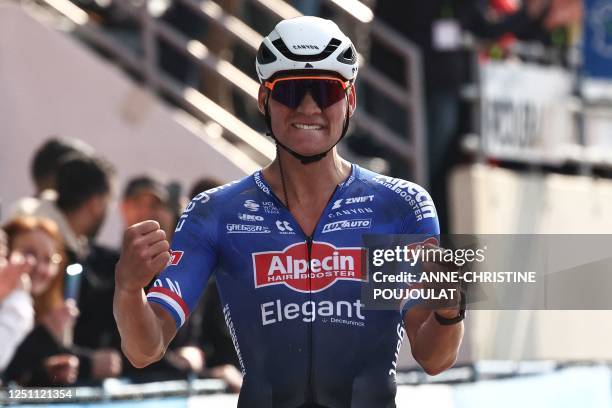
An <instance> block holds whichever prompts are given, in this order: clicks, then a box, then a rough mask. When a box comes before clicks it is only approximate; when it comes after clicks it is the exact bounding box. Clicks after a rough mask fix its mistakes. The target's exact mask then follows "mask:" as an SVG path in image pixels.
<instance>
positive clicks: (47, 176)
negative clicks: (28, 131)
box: [30, 137, 94, 196]
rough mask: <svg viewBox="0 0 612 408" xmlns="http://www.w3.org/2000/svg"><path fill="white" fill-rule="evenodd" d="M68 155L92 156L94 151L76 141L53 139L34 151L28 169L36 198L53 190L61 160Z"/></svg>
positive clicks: (85, 144) (81, 142) (83, 143)
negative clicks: (47, 190)
mask: <svg viewBox="0 0 612 408" xmlns="http://www.w3.org/2000/svg"><path fill="white" fill-rule="evenodd" d="M69 153H82V154H84V155H93V153H94V149H93V147H91V146H89V145H88V144H87V143H85V142H83V141H81V140H78V139H69V138H57V137H53V138H50V139H48V140H47V141H46V142H45V143H43V144H42V145H41V146H40V147H39V148H38V150H36V152H35V153H34V157H33V158H32V163H31V169H30V172H31V176H32V181H34V185H35V186H36V194H35V195H36V196H39V195H40V193H41V192H43V191H44V190H46V189H52V190H55V188H56V178H57V170H58V169H59V166H60V163H61V161H62V159H63V158H64V157H65V156H66V155H67V154H69Z"/></svg>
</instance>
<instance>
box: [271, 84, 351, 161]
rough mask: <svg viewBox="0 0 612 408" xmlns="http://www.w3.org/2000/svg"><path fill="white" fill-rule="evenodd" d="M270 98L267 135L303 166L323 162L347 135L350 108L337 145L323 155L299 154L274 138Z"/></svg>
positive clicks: (347, 110)
mask: <svg viewBox="0 0 612 408" xmlns="http://www.w3.org/2000/svg"><path fill="white" fill-rule="evenodd" d="M269 97H270V95H269V94H268V96H266V103H265V106H264V109H265V118H266V125H267V126H268V132H266V135H268V136H270V137H271V138H272V139H274V142H275V143H276V145H277V146H280V147H282V148H283V149H285V150H286V151H287V152H289V153H291V155H292V156H293V157H295V158H296V159H298V160H299V161H300V162H302V164H310V163H314V162H318V161H319V160H321V159H322V158H324V157H325V156H326V155H327V153H329V151H330V150H331V149H333V148H334V147H336V145H337V144H338V143H340V141H341V140H342V138H343V137H344V136H345V135H346V132H347V130H348V127H349V119H350V116H349V108H347V109H346V118H345V119H344V126H343V127H342V134H341V135H340V138H339V139H338V141H336V143H334V144H333V145H332V147H330V148H329V149H327V150H326V151H324V152H321V153H317V154H313V155H310V156H305V155H303V154H299V153H298V152H296V151H295V150H293V149H291V148H289V147H288V146H285V145H284V144H282V143H281V142H280V141H279V140H278V139H277V138H276V136H274V133H273V132H272V118H271V117H270V110H269V109H268V98H269Z"/></svg>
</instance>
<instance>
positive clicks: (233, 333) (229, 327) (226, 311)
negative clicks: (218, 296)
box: [223, 304, 246, 375]
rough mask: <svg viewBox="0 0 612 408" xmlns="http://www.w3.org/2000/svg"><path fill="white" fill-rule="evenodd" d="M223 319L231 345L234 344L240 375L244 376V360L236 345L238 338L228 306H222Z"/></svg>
mask: <svg viewBox="0 0 612 408" xmlns="http://www.w3.org/2000/svg"><path fill="white" fill-rule="evenodd" d="M223 317H224V318H225V324H226V325H227V330H228V331H229V334H230V337H231V338H232V343H233V344H234V349H235V350H236V355H237V357H238V362H239V363H240V368H241V371H242V375H246V368H245V366H244V360H243V359H242V353H241V352H240V344H239V343H238V336H236V328H235V327H234V322H233V321H232V314H231V313H230V307H229V304H226V305H225V306H223Z"/></svg>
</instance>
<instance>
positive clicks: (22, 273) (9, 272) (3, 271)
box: [0, 229, 34, 374]
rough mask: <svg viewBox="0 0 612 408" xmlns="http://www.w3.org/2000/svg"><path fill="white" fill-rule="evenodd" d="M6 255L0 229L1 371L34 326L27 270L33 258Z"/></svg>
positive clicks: (15, 254)
mask: <svg viewBox="0 0 612 408" xmlns="http://www.w3.org/2000/svg"><path fill="white" fill-rule="evenodd" d="M8 258H9V253H8V242H7V238H6V234H5V232H4V230H2V229H0V339H2V347H1V348H0V374H2V372H3V371H4V369H5V368H6V366H7V365H8V363H9V362H10V361H11V359H12V358H13V354H14V353H15V351H16V350H17V346H19V344H21V342H22V341H23V339H24V338H25V337H26V336H27V334H28V333H29V332H30V331H31V330H32V327H33V326H34V308H33V307H32V297H31V296H30V293H29V291H30V280H29V273H30V272H31V269H32V267H33V266H34V259H32V257H25V256H23V254H21V253H19V252H17V251H14V252H13V254H12V255H11V257H10V260H9V259H8Z"/></svg>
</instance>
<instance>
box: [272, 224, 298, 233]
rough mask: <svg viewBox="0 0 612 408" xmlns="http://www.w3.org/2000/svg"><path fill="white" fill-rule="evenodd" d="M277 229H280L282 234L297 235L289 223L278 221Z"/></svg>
mask: <svg viewBox="0 0 612 408" xmlns="http://www.w3.org/2000/svg"><path fill="white" fill-rule="evenodd" d="M276 228H278V230H279V231H280V233H281V234H295V232H294V231H293V228H291V224H289V221H276Z"/></svg>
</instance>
